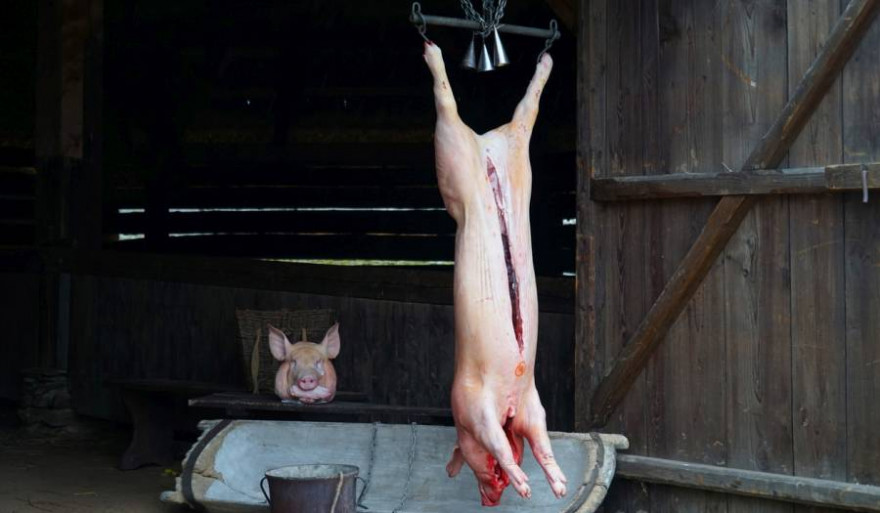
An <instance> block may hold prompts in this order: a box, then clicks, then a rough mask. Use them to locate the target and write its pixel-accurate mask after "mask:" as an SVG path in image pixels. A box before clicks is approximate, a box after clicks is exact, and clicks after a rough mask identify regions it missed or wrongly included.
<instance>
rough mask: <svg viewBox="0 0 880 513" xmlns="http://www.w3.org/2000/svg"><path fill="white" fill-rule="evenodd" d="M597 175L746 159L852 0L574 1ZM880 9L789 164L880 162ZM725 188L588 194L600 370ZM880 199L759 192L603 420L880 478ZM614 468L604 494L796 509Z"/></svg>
mask: <svg viewBox="0 0 880 513" xmlns="http://www.w3.org/2000/svg"><path fill="white" fill-rule="evenodd" d="M581 5H582V6H588V9H589V11H588V13H587V15H586V16H582V18H581V20H582V23H583V24H584V26H583V27H582V28H581V34H583V35H584V36H582V37H589V44H588V45H584V46H583V48H585V49H587V50H585V51H588V52H589V55H588V56H586V57H584V59H582V62H583V61H584V60H586V61H588V62H589V63H590V78H589V80H590V82H589V84H588V86H587V87H585V88H584V89H583V90H582V91H581V94H582V95H585V96H586V98H585V101H583V102H581V105H582V106H583V107H582V108H584V109H588V110H589V112H581V119H588V118H589V120H590V121H589V123H590V125H589V138H590V140H589V151H590V160H589V166H590V168H591V169H590V170H591V171H592V173H593V175H594V176H595V177H605V176H612V175H649V174H663V173H690V172H720V171H723V170H725V169H727V168H729V169H731V170H738V169H739V167H740V166H741V165H742V163H743V162H744V161H745V159H746V157H747V156H748V154H749V152H750V151H751V149H752V148H753V147H754V146H755V144H756V142H757V141H758V139H759V138H760V137H761V136H762V135H763V134H764V133H765V132H766V131H767V129H768V128H769V127H770V125H771V123H772V122H773V121H774V119H775V117H776V116H777V114H778V113H779V112H780V111H781V109H782V108H783V106H784V105H785V102H786V101H787V99H788V96H789V94H790V93H791V91H792V90H793V89H794V88H795V86H796V85H797V83H798V82H799V80H800V78H801V77H802V76H803V74H804V73H805V71H806V69H807V67H808V66H809V64H810V63H811V61H812V59H813V58H814V56H815V55H816V53H817V52H818V50H819V49H820V48H821V46H822V44H823V41H824V38H825V37H826V36H827V34H828V33H829V32H830V30H831V27H832V26H833V24H834V23H835V22H836V20H837V19H838V17H839V15H840V13H841V12H842V9H843V7H844V6H845V5H846V2H845V1H842V2H837V1H826V0H816V1H811V0H796V1H789V2H786V1H785V0H766V1H761V2H755V1H747V0H731V1H726V2H706V1H703V0H607V1H606V0H593V1H591V2H582V4H581ZM878 84H880V25H875V26H874V27H873V29H872V30H871V32H870V33H869V35H868V37H867V38H866V39H865V41H864V42H863V43H862V44H861V47H860V49H859V50H858V52H857V53H856V55H855V56H854V58H853V59H852V61H851V62H850V63H849V64H848V65H847V67H846V69H845V71H844V73H843V76H842V79H840V80H838V81H837V83H836V84H835V86H834V87H833V88H832V89H831V91H830V93H829V94H828V96H827V98H826V99H825V101H824V103H823V104H822V106H821V107H820V108H819V110H818V111H817V112H816V114H815V115H814V116H813V119H812V122H811V123H810V124H809V125H808V126H807V128H806V129H805V130H804V132H803V133H802V135H801V136H800V138H799V139H798V141H797V143H796V144H795V145H794V147H793V148H792V149H791V151H790V153H789V156H788V159H787V161H786V162H785V163H784V164H783V167H802V166H816V165H824V164H835V163H840V162H862V161H877V160H880V89H878ZM716 201H717V200H714V199H695V200H668V201H644V202H625V203H604V204H596V205H595V206H594V207H593V208H594V209H595V219H594V220H593V225H594V226H595V227H596V228H595V236H596V268H595V275H596V291H595V294H596V296H595V303H594V307H595V312H596V328H595V336H596V346H597V347H598V348H599V355H598V362H597V368H598V369H603V368H604V369H605V370H607V369H608V367H609V366H610V365H611V363H612V362H613V359H614V357H615V356H616V354H617V353H618V351H619V350H620V348H621V347H622V345H623V344H625V342H626V341H627V339H628V338H629V337H630V336H631V335H632V333H633V332H634V331H635V329H636V328H637V326H638V324H639V323H640V322H641V320H642V319H643V318H644V316H645V314H646V312H647V310H648V309H649V308H650V306H651V304H652V303H653V301H654V299H655V298H656V297H657V295H658V294H659V293H660V291H661V290H662V288H663V286H664V284H665V283H666V282H667V281H668V279H669V277H670V275H671V274H672V272H673V271H674V270H675V269H676V267H677V265H678V264H679V262H680V261H681V259H682V258H683V256H684V255H685V253H686V252H687V250H688V249H689V247H690V245H691V244H692V242H693V241H694V240H695V238H696V237H697V235H698V234H699V232H700V230H701V229H702V227H703V224H704V222H705V221H706V219H707V218H708V214H709V212H711V209H712V207H713V206H714V204H715V202H716ZM878 311H880V200H873V201H871V203H869V204H867V205H865V204H863V203H862V202H861V195H860V194H846V195H831V194H828V195H815V196H791V197H788V196H768V197H767V198H765V199H763V200H762V201H761V202H760V203H759V205H758V206H757V207H756V208H755V209H754V210H753V211H752V212H751V213H750V214H749V215H748V217H747V218H746V219H745V221H744V222H743V224H742V226H741V228H740V229H739V231H738V233H737V234H736V236H735V237H734V238H733V239H732V241H731V242H730V244H729V245H728V246H727V248H726V250H725V251H724V252H723V253H722V255H721V256H720V258H719V259H718V261H717V262H716V264H715V266H714V268H713V269H712V271H711V272H710V274H709V276H708V277H707V279H706V280H705V282H704V283H703V285H702V287H701V288H700V289H699V290H698V292H697V293H696V295H695V296H694V298H693V299H692V301H691V302H690V304H689V305H688V307H687V309H686V310H685V311H684V313H683V314H682V315H681V317H680V318H679V319H678V321H677V323H676V324H675V326H674V327H673V328H672V330H671V332H670V333H669V336H668V337H667V339H666V341H665V342H664V343H663V344H662V346H661V347H660V349H659V350H658V351H657V352H656V353H655V354H654V356H653V358H652V360H651V362H650V364H649V366H648V367H647V369H646V371H645V372H644V373H643V374H642V375H641V376H640V377H639V380H638V382H637V383H636V385H635V386H634V387H633V388H632V390H631V391H630V393H629V395H628V396H627V398H626V401H625V402H624V404H623V405H622V406H621V407H620V408H619V409H618V410H617V412H616V414H615V416H614V417H613V420H612V422H611V424H610V425H609V426H607V428H606V430H607V431H611V432H622V433H624V434H626V435H627V436H628V437H629V439H630V441H631V443H632V449H631V452H632V453H635V454H643V455H650V456H656V457H662V458H671V459H676V460H685V461H693V462H700V463H707V464H713V465H722V466H729V467H736V468H743V469H753V470H761V471H768V472H777V473H782V474H796V475H802V476H811V477H819V478H825V479H834V480H849V481H852V482H860V483H872V484H880V466H878V465H877V455H878V454H880V436H877V434H876V426H877V424H878V421H880V408H877V407H876V397H877V396H878V395H880V372H878V371H880V315H877V312H878ZM805 509H806V508H800V507H796V506H792V505H790V504H783V503H775V502H768V501H756V500H748V499H743V498H737V497H732V496H726V495H718V494H712V493H705V492H699V491H689V490H685V489H680V488H671V487H663V486H653V485H643V484H641V483H630V482H626V481H622V480H621V481H617V482H616V483H615V485H614V487H613V489H612V493H611V494H610V496H609V499H608V501H607V503H606V511H614V512H616V511H633V512H635V511H646V512H647V511H730V512H734V511H780V512H783V511H802V510H805Z"/></svg>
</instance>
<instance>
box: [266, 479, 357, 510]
mask: <svg viewBox="0 0 880 513" xmlns="http://www.w3.org/2000/svg"><path fill="white" fill-rule="evenodd" d="M266 479H268V478H267V477H266V476H263V479H260V491H261V492H263V497H265V498H266V502H267V503H268V504H269V506H271V505H272V501H271V500H270V499H269V494H268V493H267V492H266V488H265V487H264V486H263V484H264V483H265V482H266ZM355 479H356V480H357V481H360V482H361V483H363V485H364V487H363V488H362V489H361V493H360V494H359V495H358V498H357V506H358V507H359V508H361V509H370V508H368V507H366V506H364V505H363V504H361V501H363V500H364V494H365V493H366V492H367V480H366V479H364V478H362V477H361V476H357V477H355Z"/></svg>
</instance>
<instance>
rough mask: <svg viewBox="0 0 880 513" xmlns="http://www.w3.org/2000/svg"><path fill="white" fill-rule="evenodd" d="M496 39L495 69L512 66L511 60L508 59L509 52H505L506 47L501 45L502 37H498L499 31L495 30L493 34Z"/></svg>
mask: <svg viewBox="0 0 880 513" xmlns="http://www.w3.org/2000/svg"><path fill="white" fill-rule="evenodd" d="M493 37H494V39H495V45H494V49H495V59H493V61H494V64H495V67H496V68H500V67H501V66H507V65H508V64H510V60H508V58H507V52H505V51H504V45H502V44H501V36H499V35H498V29H497V28H496V29H495V32H494V34H493Z"/></svg>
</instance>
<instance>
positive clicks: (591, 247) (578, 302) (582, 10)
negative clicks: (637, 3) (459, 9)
mask: <svg viewBox="0 0 880 513" xmlns="http://www.w3.org/2000/svg"><path fill="white" fill-rule="evenodd" d="M577 12H578V23H577V25H578V27H580V29H579V30H580V32H579V34H578V37H579V38H580V41H581V44H580V45H578V49H577V66H578V75H577V84H578V88H577V95H578V97H577V108H578V119H577V126H578V138H577V170H578V178H577V240H576V254H577V259H576V267H575V271H576V273H577V277H576V283H577V290H576V292H575V294H576V297H575V316H574V318H575V328H574V336H575V364H574V385H575V388H574V389H575V408H574V411H575V413H576V415H575V426H574V428H575V430H576V431H586V429H587V427H588V425H587V422H586V421H587V419H589V407H590V397H591V396H592V393H593V390H594V389H595V386H596V384H597V383H598V382H599V369H597V368H596V362H597V360H596V311H595V308H594V303H595V297H596V296H595V292H596V241H595V237H594V233H593V220H594V219H595V218H596V216H595V212H594V204H593V201H592V200H591V199H590V185H591V183H592V172H591V166H590V109H589V103H590V92H589V91H590V87H589V85H590V66H589V65H590V37H589V34H587V27H588V25H589V13H590V2H589V0H582V1H581V2H580V6H579V7H578V9H577Z"/></svg>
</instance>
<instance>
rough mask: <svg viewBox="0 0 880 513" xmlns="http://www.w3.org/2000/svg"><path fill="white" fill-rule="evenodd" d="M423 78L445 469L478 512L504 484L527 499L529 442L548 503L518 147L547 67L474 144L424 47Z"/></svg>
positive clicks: (547, 65) (544, 64)
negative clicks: (450, 226)
mask: <svg viewBox="0 0 880 513" xmlns="http://www.w3.org/2000/svg"><path fill="white" fill-rule="evenodd" d="M424 58H425V61H426V62H427V64H428V68H429V69H430V71H431V74H432V75H433V78H434V100H435V106H436V109H437V125H436V130H435V133H434V146H435V158H436V166H437V181H438V185H439V189H440V194H441V195H442V196H443V202H444V204H445V205H446V210H447V211H448V212H449V214H450V215H451V216H452V217H453V219H455V221H456V224H457V231H456V237H455V273H454V274H455V276H454V285H453V297H454V312H455V377H454V379H453V384H452V413H453V416H454V418H455V426H456V431H457V434H458V442H457V444H456V447H455V448H454V450H453V454H452V458H451V460H450V461H449V464H448V465H447V467H446V469H447V472H448V473H449V475H450V477H452V476H455V475H456V474H458V472H459V470H460V469H461V467H462V465H463V464H464V463H467V464H468V466H469V467H470V468H471V470H472V471H473V472H474V475H475V476H476V478H477V484H478V486H479V490H480V495H481V498H482V503H483V505H484V506H494V505H497V504H498V502H499V500H500V499H501V494H502V493H503V491H504V488H505V487H506V486H507V485H508V483H512V484H513V486H514V488H515V489H516V491H517V492H518V493H519V494H520V496H522V497H524V498H528V497H530V496H531V488H530V487H529V483H528V477H527V476H526V474H525V473H523V471H522V469H521V468H520V466H519V465H520V463H521V462H522V452H523V438H525V439H526V440H528V442H529V444H530V446H531V448H532V452H533V453H534V455H535V458H536V459H537V460H538V463H539V464H540V465H541V467H542V468H543V469H544V473H545V475H546V478H547V481H548V482H549V483H550V487H551V488H552V490H553V493H554V494H555V495H556V497H562V496H563V495H565V493H566V486H565V484H566V479H565V476H564V475H563V473H562V470H561V469H560V468H559V465H558V464H557V463H556V460H555V458H554V456H553V451H552V449H551V447H550V439H549V437H548V436H547V426H546V423H545V412H544V408H543V406H542V405H541V400H540V398H539V397H538V391H537V389H536V388H535V377H534V368H535V365H534V364H535V352H536V349H537V335H538V297H537V289H536V286H535V272H534V268H533V266H532V250H531V230H530V227H529V201H530V197H531V187H532V170H531V164H530V163H529V140H530V138H531V134H532V128H533V126H534V123H535V119H536V117H537V114H538V101H539V99H540V96H541V92H542V90H543V88H544V84H545V83H546V82H547V79H548V77H549V75H550V70H551V68H552V67H553V61H552V59H551V58H550V56H549V55H546V54H545V55H544V56H543V58H542V59H541V61H540V62H539V63H538V65H537V69H536V70H535V74H534V77H533V78H532V80H531V83H530V84H529V86H528V89H527V91H526V94H525V97H523V99H522V100H521V101H520V103H519V105H518V106H517V107H516V110H515V112H514V115H513V119H512V120H511V121H510V122H509V123H507V124H505V125H503V126H501V127H498V128H496V129H494V130H492V131H490V132H487V133H485V134H482V135H478V134H476V133H474V131H473V130H471V129H470V128H469V127H468V126H467V125H465V124H464V122H462V120H461V119H460V118H459V116H458V111H457V107H456V102H455V97H454V96H453V94H452V88H451V86H450V84H449V79H448V78H447V76H446V69H445V66H444V63H443V56H442V53H441V51H440V48H439V47H437V45H435V44H433V43H426V44H425V53H424Z"/></svg>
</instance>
